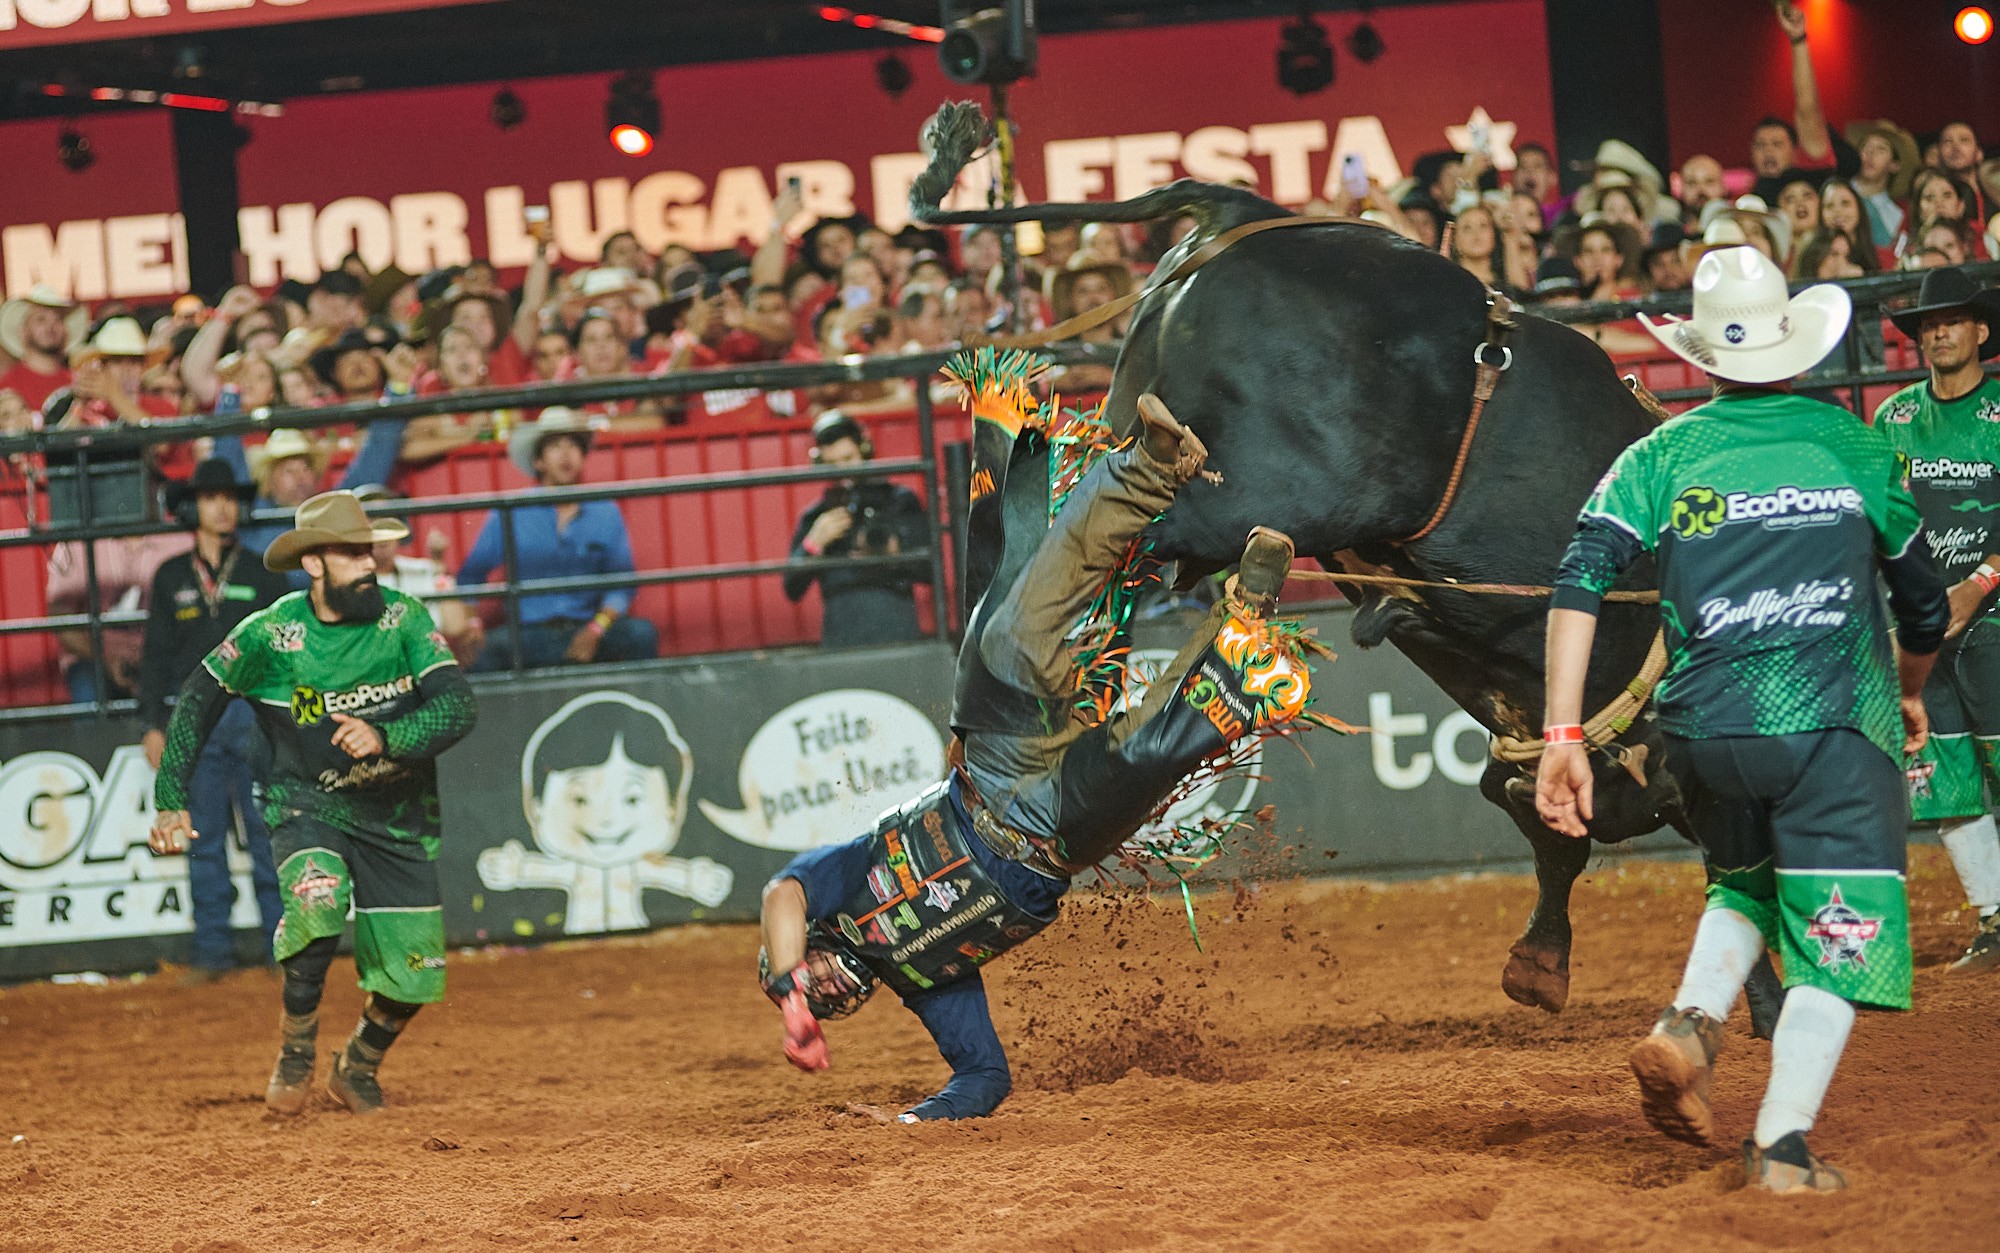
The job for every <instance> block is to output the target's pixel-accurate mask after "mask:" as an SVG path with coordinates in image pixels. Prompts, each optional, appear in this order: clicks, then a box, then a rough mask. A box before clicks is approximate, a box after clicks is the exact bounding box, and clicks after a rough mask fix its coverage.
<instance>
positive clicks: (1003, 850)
mask: <svg viewBox="0 0 2000 1253" xmlns="http://www.w3.org/2000/svg"><path fill="white" fill-rule="evenodd" d="M967 808H968V809H970V810H972V829H973V830H974V831H976V832H977V833H978V834H979V838H980V839H982V840H985V841H986V843H987V846H988V847H990V848H991V849H992V850H993V851H994V852H996V853H998V854H1000V855H1001V856H1002V857H1005V858H1006V859H1007V860H1008V861H1026V860H1027V859H1028V858H1029V857H1030V856H1031V855H1032V854H1033V852H1034V847H1033V845H1031V844H1029V843H1028V837H1027V836H1025V835H1022V834H1021V833H1020V832H1019V831H1016V830H1014V828H1012V827H1010V826H1007V825H1005V824H1004V823H1002V822H1001V821H1000V820H999V819H997V818H995V817H994V816H993V813H992V811H991V810H989V809H987V808H986V806H984V805H978V804H974V805H969V806H967Z"/></svg>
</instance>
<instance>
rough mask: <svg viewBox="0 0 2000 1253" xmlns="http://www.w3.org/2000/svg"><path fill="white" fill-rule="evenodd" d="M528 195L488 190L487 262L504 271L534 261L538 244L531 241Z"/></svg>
mask: <svg viewBox="0 0 2000 1253" xmlns="http://www.w3.org/2000/svg"><path fill="white" fill-rule="evenodd" d="M527 205H528V193H527V192H526V191H524V190H522V189H521V188H519V187H488V188H487V189H486V259H487V260H488V261H491V262H492V263H493V264H494V265H496V266H499V267H500V268H502V269H513V268H515V267H516V266H523V265H526V264H528V263H529V262H530V261H533V260H534V259H535V241H534V240H532V239H530V238H528V216H527Z"/></svg>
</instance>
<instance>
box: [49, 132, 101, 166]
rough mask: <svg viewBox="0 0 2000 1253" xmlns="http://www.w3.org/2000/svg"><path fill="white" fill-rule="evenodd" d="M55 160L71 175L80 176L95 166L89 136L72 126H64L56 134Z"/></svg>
mask: <svg viewBox="0 0 2000 1253" xmlns="http://www.w3.org/2000/svg"><path fill="white" fill-rule="evenodd" d="M56 160H58V161H61V162H62V163H63V168H64V169H66V170H68V171H69V172H70V173H72V174H81V173H83V172H84V171H85V170H87V169H89V168H90V167H91V166H93V165H96V164H97V153H96V152H95V151H93V150H92V149H91V146H90V136H88V135H86V134H84V133H83V132H82V131H80V130H78V129H77V128H76V127H74V126H68V125H65V126H64V127H63V128H62V130H61V131H59V132H58V133H57V134H56Z"/></svg>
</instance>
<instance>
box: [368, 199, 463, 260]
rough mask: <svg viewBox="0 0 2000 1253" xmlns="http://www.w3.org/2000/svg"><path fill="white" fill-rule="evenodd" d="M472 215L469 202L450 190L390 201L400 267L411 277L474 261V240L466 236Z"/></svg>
mask: <svg viewBox="0 0 2000 1253" xmlns="http://www.w3.org/2000/svg"><path fill="white" fill-rule="evenodd" d="M470 216H471V215H470V213H469V212H468V211H467V209H466V207H465V201H463V200H460V199H459V198H458V197H457V196H454V195H452V194H451V193H450V192H448V191H431V192H423V193H420V194H418V195H413V196H397V197H395V198H394V199H392V200H391V201H389V220H390V223H391V225H392V226H393V227H394V229H395V238H396V265H397V266H398V267H399V268H401V269H402V270H403V271H405V272H406V273H409V274H428V273H429V272H430V271H432V270H439V269H443V268H444V267H445V266H450V265H464V264H465V263H466V262H468V261H470V260H472V240H471V238H470V237H469V236H467V234H466V233H465V227H466V223H467V221H468V220H469V218H470ZM370 268H373V267H370Z"/></svg>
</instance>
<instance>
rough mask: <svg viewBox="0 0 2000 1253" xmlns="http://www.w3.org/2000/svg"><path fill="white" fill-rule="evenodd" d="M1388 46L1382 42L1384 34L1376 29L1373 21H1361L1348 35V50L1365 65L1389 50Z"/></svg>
mask: <svg viewBox="0 0 2000 1253" xmlns="http://www.w3.org/2000/svg"><path fill="white" fill-rule="evenodd" d="M1388 47H1389V46H1388V45H1387V44H1385V43H1383V42H1382V34H1381V32H1380V31H1378V30H1376V29H1375V24H1374V23H1373V22H1363V23H1361V25H1359V26H1357V27H1355V28H1354V33H1353V34H1351V35H1349V36H1348V37H1347V50H1348V51H1349V52H1350V53H1352V54H1353V55H1354V59H1355V60H1357V61H1359V62H1361V64H1363V65H1370V64H1373V63H1374V61H1375V58H1377V57H1379V56H1381V55H1382V54H1383V53H1384V52H1386V51H1388Z"/></svg>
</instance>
